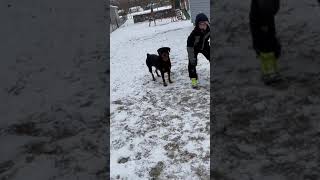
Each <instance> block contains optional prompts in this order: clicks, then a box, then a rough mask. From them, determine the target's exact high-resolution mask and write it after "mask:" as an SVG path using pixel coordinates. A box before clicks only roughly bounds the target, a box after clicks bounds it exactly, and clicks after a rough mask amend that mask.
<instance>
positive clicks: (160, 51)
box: [157, 48, 163, 56]
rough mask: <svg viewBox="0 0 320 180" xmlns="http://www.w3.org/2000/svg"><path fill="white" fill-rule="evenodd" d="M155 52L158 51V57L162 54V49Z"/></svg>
mask: <svg viewBox="0 0 320 180" xmlns="http://www.w3.org/2000/svg"><path fill="white" fill-rule="evenodd" d="M157 51H158V54H159V56H160V55H161V53H162V52H163V48H159V49H158V50H157Z"/></svg>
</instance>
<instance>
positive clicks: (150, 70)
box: [148, 66, 156, 81]
mask: <svg viewBox="0 0 320 180" xmlns="http://www.w3.org/2000/svg"><path fill="white" fill-rule="evenodd" d="M148 68H149V72H150V73H151V75H152V79H153V80H154V81H155V80H156V78H154V75H153V73H152V66H148Z"/></svg>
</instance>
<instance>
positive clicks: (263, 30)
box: [250, 0, 281, 77]
mask: <svg viewBox="0 0 320 180" xmlns="http://www.w3.org/2000/svg"><path fill="white" fill-rule="evenodd" d="M278 10H279V0H252V2H251V10H250V30H251V35H252V44H253V48H254V50H255V51H256V54H257V56H258V57H259V59H260V60H261V70H262V74H263V77H266V76H269V75H270V74H274V73H276V72H277V58H278V57H279V56H280V52H281V46H280V43H279V41H278V39H277V37H276V30H275V20H274V16H275V14H276V13H277V12H278Z"/></svg>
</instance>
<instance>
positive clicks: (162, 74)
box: [161, 71, 167, 86]
mask: <svg viewBox="0 0 320 180" xmlns="http://www.w3.org/2000/svg"><path fill="white" fill-rule="evenodd" d="M161 76H162V80H163V85H164V86H167V83H166V80H164V72H163V71H161Z"/></svg>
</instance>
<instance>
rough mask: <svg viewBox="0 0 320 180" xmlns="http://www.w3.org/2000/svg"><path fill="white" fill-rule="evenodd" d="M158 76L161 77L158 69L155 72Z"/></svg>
mask: <svg viewBox="0 0 320 180" xmlns="http://www.w3.org/2000/svg"><path fill="white" fill-rule="evenodd" d="M155 72H156V74H157V76H158V77H160V75H159V73H158V69H156V70H155Z"/></svg>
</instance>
